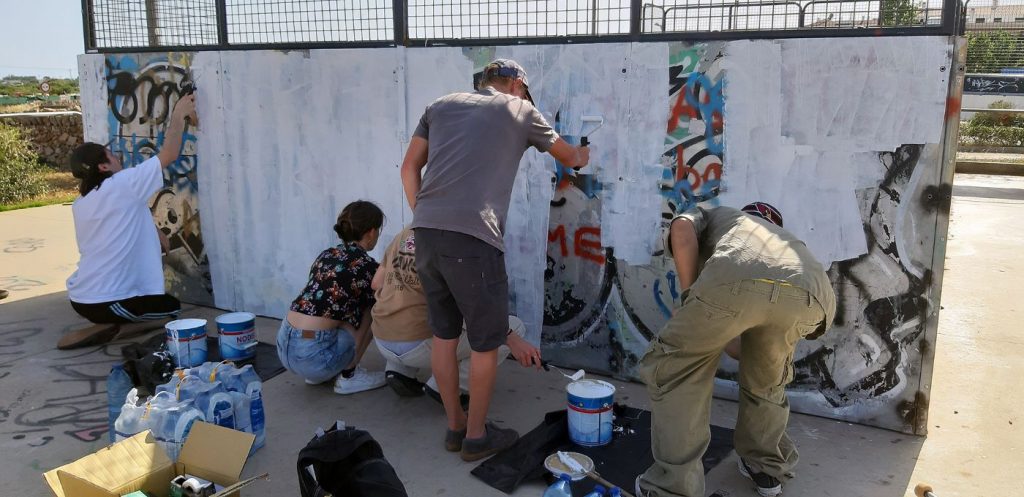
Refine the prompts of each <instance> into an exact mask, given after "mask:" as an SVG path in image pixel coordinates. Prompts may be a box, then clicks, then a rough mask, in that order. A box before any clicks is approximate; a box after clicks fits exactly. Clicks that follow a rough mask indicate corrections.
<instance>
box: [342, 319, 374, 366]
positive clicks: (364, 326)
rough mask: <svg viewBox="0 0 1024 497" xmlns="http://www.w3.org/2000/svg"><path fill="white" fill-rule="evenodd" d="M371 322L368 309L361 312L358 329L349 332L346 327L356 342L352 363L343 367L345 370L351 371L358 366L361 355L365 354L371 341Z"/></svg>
mask: <svg viewBox="0 0 1024 497" xmlns="http://www.w3.org/2000/svg"><path fill="white" fill-rule="evenodd" d="M372 321H373V319H372V318H370V309H369V308H367V309H366V310H364V311H363V322H361V323H359V329H357V330H354V331H353V330H351V329H349V327H348V326H346V327H345V328H346V329H348V332H349V333H351V334H352V337H353V338H355V340H356V355H355V357H354V358H353V359H352V362H350V363H348V366H345V369H352V368H354V367H356V366H358V365H359V361H361V360H362V359H363V354H365V353H366V349H367V347H369V346H370V342H372V341H373V333H371V332H370V323H371V322H372Z"/></svg>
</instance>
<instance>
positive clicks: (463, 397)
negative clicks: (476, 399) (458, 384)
mask: <svg viewBox="0 0 1024 497" xmlns="http://www.w3.org/2000/svg"><path fill="white" fill-rule="evenodd" d="M422 391H423V393H425V394H427V397H430V398H431V399H433V400H434V402H437V403H438V404H441V407H444V401H443V400H441V392H438V391H437V390H434V389H433V388H430V385H423V390H422ZM459 404H461V405H462V410H463V411H468V410H469V394H468V393H460V394H459Z"/></svg>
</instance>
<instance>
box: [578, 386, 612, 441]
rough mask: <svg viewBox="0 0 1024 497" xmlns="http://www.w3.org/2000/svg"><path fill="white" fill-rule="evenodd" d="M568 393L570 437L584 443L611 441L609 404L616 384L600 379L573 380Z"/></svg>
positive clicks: (610, 405)
mask: <svg viewBox="0 0 1024 497" xmlns="http://www.w3.org/2000/svg"><path fill="white" fill-rule="evenodd" d="M566 391H567V392H568V393H569V405H568V407H567V410H568V413H569V438H570V439H571V440H572V441H573V442H574V443H576V444H579V445H582V446H585V447H597V446H600V445H606V444H608V443H609V442H611V441H612V404H613V403H614V402H615V386H614V385H612V384H611V383H608V382H607V381H601V380H589V379H587V380H579V381H574V382H572V383H570V384H569V386H568V387H566Z"/></svg>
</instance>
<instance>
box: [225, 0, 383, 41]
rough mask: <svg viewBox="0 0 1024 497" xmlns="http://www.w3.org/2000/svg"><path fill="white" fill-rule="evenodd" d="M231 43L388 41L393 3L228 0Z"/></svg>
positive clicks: (379, 1) (322, 0)
mask: <svg viewBox="0 0 1024 497" xmlns="http://www.w3.org/2000/svg"><path fill="white" fill-rule="evenodd" d="M226 3H227V5H226V7H227V9H226V10H227V30H228V36H227V38H228V43H231V44H236V45H238V44H263V43H302V42H324V43H328V42H366V41H389V40H391V39H392V38H393V37H394V22H393V18H392V12H393V6H392V3H391V0H361V1H348V0H227V1H226Z"/></svg>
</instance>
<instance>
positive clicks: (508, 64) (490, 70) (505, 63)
mask: <svg viewBox="0 0 1024 497" xmlns="http://www.w3.org/2000/svg"><path fill="white" fill-rule="evenodd" d="M490 76H503V77H506V78H512V79H521V80H523V86H524V87H525V88H526V99H527V100H529V101H530V103H531V104H532V103H534V102H533V97H532V96H531V95H530V82H529V80H528V79H526V69H523V66H521V65H519V63H518V62H516V61H514V60H512V59H494V60H493V61H491V63H490V64H487V67H484V78H487V77H490Z"/></svg>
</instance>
